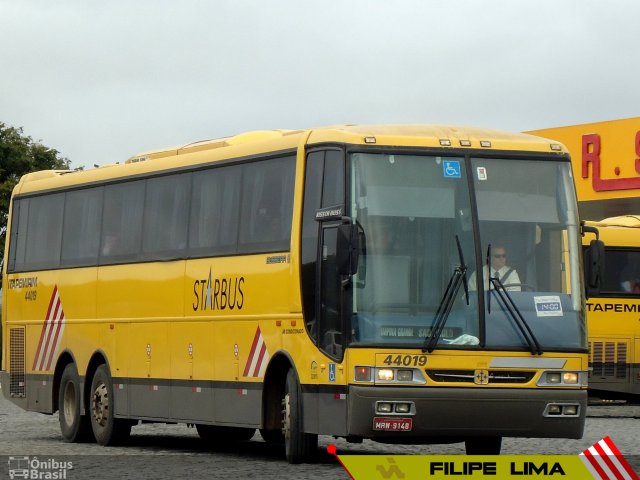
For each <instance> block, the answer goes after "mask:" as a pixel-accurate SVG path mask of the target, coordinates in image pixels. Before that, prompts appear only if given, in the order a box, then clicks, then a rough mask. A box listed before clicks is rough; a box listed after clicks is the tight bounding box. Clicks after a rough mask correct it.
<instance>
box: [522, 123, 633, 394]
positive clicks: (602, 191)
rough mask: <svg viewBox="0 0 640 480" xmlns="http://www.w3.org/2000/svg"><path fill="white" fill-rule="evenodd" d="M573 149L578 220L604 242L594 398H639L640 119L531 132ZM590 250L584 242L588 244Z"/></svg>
mask: <svg viewBox="0 0 640 480" xmlns="http://www.w3.org/2000/svg"><path fill="white" fill-rule="evenodd" d="M528 133H531V134H534V135H540V136H542V137H546V138H549V139H553V140H555V141H558V142H562V143H563V144H564V145H566V146H567V148H568V149H569V151H570V153H571V158H572V162H573V171H574V175H575V178H576V189H577V194H578V210H579V212H580V218H581V219H582V220H585V221H587V224H588V225H591V226H595V227H597V229H598V230H599V232H600V236H601V238H602V239H603V240H604V243H605V245H606V248H605V256H604V265H605V269H604V278H603V282H604V283H603V287H602V290H601V292H600V293H599V294H596V295H591V298H589V300H588V302H587V319H588V325H589V344H590V359H589V365H590V368H591V373H590V377H589V386H590V392H591V394H592V396H595V397H598V398H608V399H627V400H631V401H635V402H637V401H638V399H639V398H640V397H638V395H639V394H640V292H639V291H638V287H636V286H635V283H634V282H635V281H637V279H638V277H640V221H639V220H638V219H639V218H640V216H639V215H638V213H639V212H640V117H635V118H628V119H622V120H611V121H606V122H597V123H588V124H583V125H572V126H566V127H558V128H550V129H545V130H536V131H532V132H528ZM585 248H586V243H585Z"/></svg>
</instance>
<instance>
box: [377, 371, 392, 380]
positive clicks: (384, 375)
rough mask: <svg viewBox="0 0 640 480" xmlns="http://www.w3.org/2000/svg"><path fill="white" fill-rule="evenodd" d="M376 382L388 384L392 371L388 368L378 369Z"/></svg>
mask: <svg viewBox="0 0 640 480" xmlns="http://www.w3.org/2000/svg"><path fill="white" fill-rule="evenodd" d="M378 380H383V381H385V382H390V381H391V380H393V370H392V369H390V368H380V369H378Z"/></svg>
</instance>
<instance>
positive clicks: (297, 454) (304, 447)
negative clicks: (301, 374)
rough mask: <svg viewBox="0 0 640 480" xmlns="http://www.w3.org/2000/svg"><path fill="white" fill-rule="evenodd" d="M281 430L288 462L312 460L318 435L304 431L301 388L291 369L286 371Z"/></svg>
mask: <svg viewBox="0 0 640 480" xmlns="http://www.w3.org/2000/svg"><path fill="white" fill-rule="evenodd" d="M282 432H283V433H284V447H285V454H286V457H287V461H288V462H289V463H303V462H309V461H312V460H313V459H314V457H315V455H316V454H317V450H318V435H317V434H312V433H304V430H303V424H302V389H301V388H300V384H299V383H298V379H297V376H296V374H295V372H294V371H293V369H290V370H289V372H288V373H287V380H286V383H285V390H284V398H283V400H282Z"/></svg>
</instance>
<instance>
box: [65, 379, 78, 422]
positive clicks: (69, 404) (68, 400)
mask: <svg viewBox="0 0 640 480" xmlns="http://www.w3.org/2000/svg"><path fill="white" fill-rule="evenodd" d="M63 408H64V419H65V423H66V424H67V425H68V426H71V425H73V422H75V420H76V388H75V385H74V384H73V383H72V382H67V384H66V385H65V387H64V405H63Z"/></svg>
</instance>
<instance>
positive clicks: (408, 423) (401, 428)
mask: <svg viewBox="0 0 640 480" xmlns="http://www.w3.org/2000/svg"><path fill="white" fill-rule="evenodd" d="M412 428H413V419H412V418H392V417H374V418H373V429H374V430H379V431H380V430H381V431H385V432H410V431H411V429H412Z"/></svg>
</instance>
